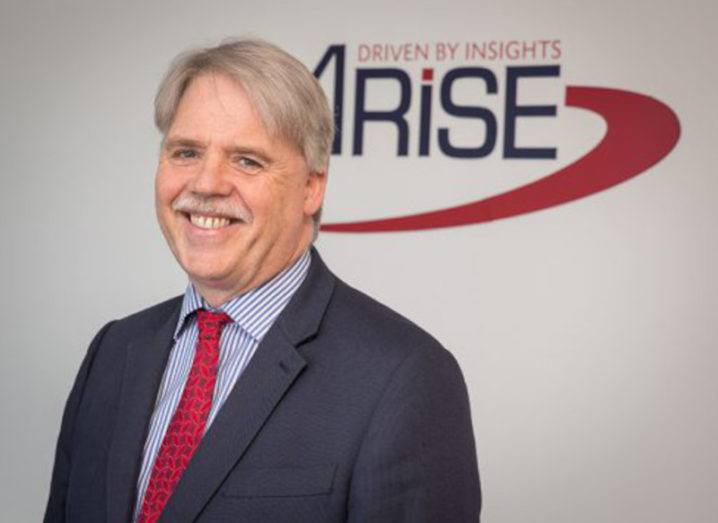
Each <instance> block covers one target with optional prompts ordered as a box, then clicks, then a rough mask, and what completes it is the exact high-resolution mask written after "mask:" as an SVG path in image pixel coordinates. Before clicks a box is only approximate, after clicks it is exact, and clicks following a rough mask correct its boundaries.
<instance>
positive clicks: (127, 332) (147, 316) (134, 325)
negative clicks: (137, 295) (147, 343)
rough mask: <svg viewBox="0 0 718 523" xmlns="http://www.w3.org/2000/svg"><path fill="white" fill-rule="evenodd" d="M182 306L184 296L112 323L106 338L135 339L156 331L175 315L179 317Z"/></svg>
mask: <svg viewBox="0 0 718 523" xmlns="http://www.w3.org/2000/svg"><path fill="white" fill-rule="evenodd" d="M181 306H182V295H180V296H175V297H174V298H170V299H168V300H165V301H163V302H161V303H158V304H156V305H152V306H150V307H147V308H145V309H142V310H140V311H138V312H135V313H133V314H130V315H128V316H125V317H124V318H120V319H117V320H114V321H113V322H111V325H110V328H109V329H108V333H107V336H106V337H110V338H113V339H116V338H120V339H122V338H126V337H133V336H135V335H137V334H138V333H140V332H145V331H156V330H157V329H159V328H160V327H161V326H162V325H164V324H165V323H166V322H167V321H168V319H169V318H170V317H172V316H173V315H174V316H175V317H177V315H178V314H179V310H180V307H181Z"/></svg>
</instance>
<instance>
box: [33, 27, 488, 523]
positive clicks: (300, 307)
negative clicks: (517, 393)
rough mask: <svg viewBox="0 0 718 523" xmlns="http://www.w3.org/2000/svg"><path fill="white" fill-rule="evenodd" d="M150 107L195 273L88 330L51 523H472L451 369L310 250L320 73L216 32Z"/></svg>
mask: <svg viewBox="0 0 718 523" xmlns="http://www.w3.org/2000/svg"><path fill="white" fill-rule="evenodd" d="M155 110H156V112H155V121H156V124H157V126H158V128H159V129H160V131H161V132H162V134H163V136H164V138H163V142H162V148H161V153H160V159H159V166H158V168H157V175H156V187H155V189H156V208H157V216H158V219H159V222H160V226H161V228H162V231H163V233H164V235H165V238H166V239H167V242H168V244H169V246H170V248H171V250H172V252H173V253H174V255H175V257H176V258H177V260H178V262H179V263H180V265H181V266H182V268H183V269H184V270H185V271H186V272H187V275H188V276H189V280H190V284H189V286H188V288H187V290H186V292H185V294H184V296H181V297H178V298H175V299H172V300H169V301H167V302H164V303H161V304H159V305H156V306H154V307H151V308H149V309H146V310H144V311H141V312H139V313H137V314H134V315H132V316H129V317H127V318H124V319H122V320H118V321H115V322H111V323H109V324H108V325H106V326H105V327H104V328H103V329H102V330H100V332H99V333H98V334H97V336H96V337H95V339H94V340H93V342H92V344H91V345H90V348H89V350H88V353H87V356H86V357H85V360H84V362H83V364H82V366H81V368H80V371H79V373H78V376H77V379H76V381H75V385H74V387H73V389H72V392H71V394H70V397H69V399H68V402H67V406H66V408H65V413H64V416H63V420H62V428H61V431H60V436H59V439H58V444H57V453H56V458H55V468H54V471H53V476H52V485H51V492H50V499H49V502H48V506H47V511H46V515H45V521H77V522H95V521H109V522H121V521H122V522H126V521H140V522H143V523H145V522H154V521H158V520H159V521H163V522H174V521H177V522H189V521H202V522H204V521H206V522H211V521H247V522H265V521H266V522H321V521H327V522H335V521H351V522H375V521H376V522H442V523H443V522H454V521H456V522H459V521H460V522H466V521H478V516H479V509H480V500H481V497H480V491H479V481H478V472H477V466H476V455H475V449H474V441H473V435H472V428H471V419H470V412H469V404H468V398H467V394H466V388H465V385H464V382H463V379H462V377H461V373H460V371H459V369H458V366H457V365H456V362H455V360H454V359H453V358H452V356H451V355H450V354H449V353H448V352H447V351H446V350H444V349H443V348H442V347H441V346H440V345H439V344H438V343H437V342H436V341H435V340H434V339H433V338H431V337H430V336H429V335H428V334H426V333H424V332H423V331H421V330H420V329H419V328H418V327H416V326H415V325H413V324H411V323H410V322H409V321H408V320H406V319H404V318H402V317H400V316H399V315H397V314H396V313H394V312H392V311H390V310H389V309H387V308H385V307H383V306H382V305H380V304H378V303H376V302H374V301H373V300H371V299H370V298H368V297H366V296H364V295H363V294H361V293H359V292H358V291H356V290H354V289H352V288H350V287H349V286H347V285H346V284H345V283H343V282H342V281H340V280H339V279H337V278H336V277H335V276H334V275H333V274H332V273H331V272H330V271H329V270H328V269H327V268H326V266H325V265H324V263H323V262H322V260H321V258H320V257H319V254H318V253H317V252H316V250H314V249H313V248H312V247H311V244H312V241H313V239H314V237H315V235H316V231H317V227H318V220H319V214H320V209H321V204H322V199H323V196H324V191H325V186H326V176H327V174H326V173H327V165H328V161H329V154H330V145H331V142H332V119H331V113H330V110H329V108H328V105H327V102H326V99H325V97H324V95H323V93H322V91H321V88H320V87H319V84H318V83H317V81H316V80H315V79H314V77H313V76H312V75H311V73H310V72H309V71H307V70H306V68H304V67H303V66H302V65H301V64H300V63H299V62H298V61H297V60H295V59H294V58H292V57H291V56H289V55H288V54H286V53H285V52H283V51H281V50H280V49H278V48H276V47H274V46H272V45H270V44H267V43H264V42H261V41H254V40H239V41H233V42H228V43H225V44H223V45H220V46H218V47H215V48H210V49H204V50H199V51H194V52H191V53H188V54H185V55H182V56H180V57H179V58H178V59H177V60H176V61H175V62H174V63H173V65H172V67H171V68H170V70H169V72H168V73H167V75H166V77H165V79H164V80H163V82H162V84H161V86H160V89H159V92H158V94H157V98H156V102H155Z"/></svg>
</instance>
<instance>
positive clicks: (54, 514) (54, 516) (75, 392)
mask: <svg viewBox="0 0 718 523" xmlns="http://www.w3.org/2000/svg"><path fill="white" fill-rule="evenodd" d="M112 323H113V322H110V323H108V324H107V325H105V326H104V327H103V328H102V329H101V330H100V331H99V332H98V333H97V335H95V338H94V339H93V340H92V343H91V344H90V348H89V349H88V350H87V354H86V355H85V358H84V360H83V361H82V365H81V366H80V370H79V371H78V373H77V377H76V378H75V384H74V385H73V387H72V390H71V391H70V396H69V398H68V399H67V403H66V404H65V411H64V414H63V415H62V425H61V426H60V435H59V437H58V438H57V448H56V450H55V466H54V468H53V471H52V480H51V484H50V497H49V499H48V502H47V507H46V509H45V519H44V521H45V522H46V523H49V522H52V523H55V522H63V521H65V499H66V496H67V488H68V484H69V479H70V470H71V468H72V437H73V432H74V429H75V423H76V421H77V412H78V410H79V407H80V403H81V401H82V397H83V393H84V390H85V383H86V382H87V376H88V374H89V372H90V369H91V367H92V362H93V361H94V359H95V354H96V353H97V350H98V348H99V346H100V344H101V343H102V338H103V336H104V335H105V333H106V332H107V330H108V328H109V327H110V325H112Z"/></svg>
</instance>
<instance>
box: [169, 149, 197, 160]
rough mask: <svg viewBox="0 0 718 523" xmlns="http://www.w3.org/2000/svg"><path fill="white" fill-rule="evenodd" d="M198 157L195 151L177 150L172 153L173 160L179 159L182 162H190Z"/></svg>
mask: <svg viewBox="0 0 718 523" xmlns="http://www.w3.org/2000/svg"><path fill="white" fill-rule="evenodd" d="M196 157H197V152H196V151H195V150H193V149H177V150H176V151H174V152H173V153H172V158H179V159H181V160H188V159H190V158H196Z"/></svg>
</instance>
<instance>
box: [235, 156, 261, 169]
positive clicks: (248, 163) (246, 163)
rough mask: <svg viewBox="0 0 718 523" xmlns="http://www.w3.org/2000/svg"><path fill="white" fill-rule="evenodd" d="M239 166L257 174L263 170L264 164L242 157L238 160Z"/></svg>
mask: <svg viewBox="0 0 718 523" xmlns="http://www.w3.org/2000/svg"><path fill="white" fill-rule="evenodd" d="M237 164H238V165H239V167H240V168H241V169H242V170H244V171H249V172H256V171H258V170H259V169H261V168H262V164H261V163H259V162H258V161H256V160H253V159H252V158H248V157H246V156H240V157H239V158H237Z"/></svg>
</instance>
